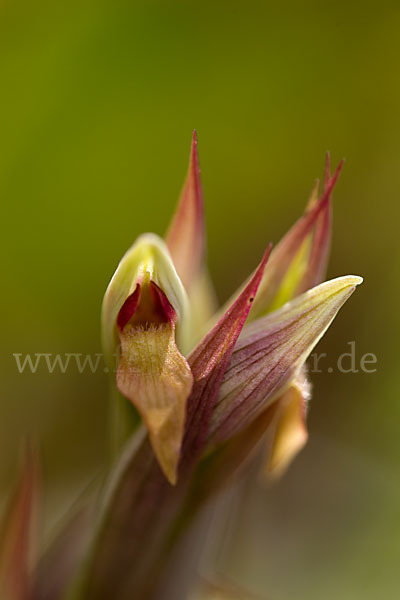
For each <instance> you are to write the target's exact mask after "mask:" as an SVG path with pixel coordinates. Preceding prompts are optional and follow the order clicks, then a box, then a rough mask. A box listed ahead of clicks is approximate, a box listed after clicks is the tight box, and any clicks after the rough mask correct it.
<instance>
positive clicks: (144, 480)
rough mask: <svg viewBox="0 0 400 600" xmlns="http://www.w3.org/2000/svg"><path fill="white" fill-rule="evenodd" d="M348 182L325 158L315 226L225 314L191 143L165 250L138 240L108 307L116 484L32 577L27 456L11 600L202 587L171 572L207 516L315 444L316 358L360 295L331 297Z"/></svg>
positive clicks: (33, 471) (3, 584)
mask: <svg viewBox="0 0 400 600" xmlns="http://www.w3.org/2000/svg"><path fill="white" fill-rule="evenodd" d="M341 167H342V164H339V167H338V168H337V169H336V171H335V173H334V174H333V175H331V171H330V158H329V155H328V156H327V160H326V168H325V178H324V184H323V189H322V193H321V194H320V195H319V194H318V184H316V185H314V188H313V191H312V194H311V197H310V199H309V201H308V203H307V206H306V209H305V212H304V214H303V215H302V216H301V217H300V219H299V220H298V221H297V222H296V223H295V224H294V225H293V227H292V228H291V229H290V230H289V231H288V233H287V234H286V235H285V236H284V237H283V238H282V240H281V241H280V242H279V243H278V244H277V245H276V246H275V247H274V248H273V249H272V247H271V245H270V244H269V245H268V246H267V248H266V250H265V252H264V255H263V256H262V258H261V260H260V263H259V264H258V265H257V266H256V268H255V269H254V271H253V272H252V273H251V274H250V276H249V277H248V279H247V280H246V281H245V282H244V284H243V285H242V286H241V287H240V288H239V290H237V292H236V293H235V294H233V296H232V298H231V299H230V300H229V301H228V302H227V303H226V305H225V306H224V307H222V308H220V309H218V307H217V305H216V302H215V294H214V291H213V287H212V284H211V280H210V277H209V274H208V270H207V266H206V250H205V249H206V243H205V220H204V206H203V195H202V188H201V182H200V169H199V161H198V153H197V139H196V134H194V135H193V141H192V147H191V153H190V163H189V170H188V174H187V178H186V181H185V184H184V186H183V190H182V194H181V197H180V200H179V203H178V208H177V210H176V213H175V215H174V217H173V219H172V223H171V225H170V226H169V228H168V231H167V234H166V236H165V238H164V239H161V238H160V237H159V236H157V235H155V234H154V233H147V234H144V235H142V236H140V237H139V238H138V239H137V240H136V242H135V243H134V244H133V246H132V247H131V248H130V249H129V250H128V251H127V253H126V254H125V256H124V257H123V258H122V260H121V262H120V264H119V265H118V267H117V270H116V272H115V274H114V276H113V278H112V280H111V282H110V284H109V286H108V289H107V291H106V294H105V297H104V302H103V308H102V340H103V347H104V355H105V359H106V362H107V368H108V371H109V373H110V384H111V392H112V393H111V403H112V408H113V412H114V417H115V419H114V424H113V427H114V430H115V431H114V452H116V453H117V454H116V465H115V467H114V468H112V469H111V471H110V476H109V483H108V485H107V486H106V487H105V491H104V493H103V494H102V496H101V501H100V503H99V502H96V504H95V505H94V504H93V502H88V503H87V505H85V506H84V507H83V510H81V511H80V512H79V511H78V513H77V514H75V515H74V516H73V519H71V520H70V521H69V522H68V524H67V526H66V527H65V528H63V529H62V530H61V532H60V534H59V535H58V536H57V537H56V538H55V542H54V543H53V545H50V546H49V548H48V549H47V550H46V552H45V553H44V556H42V557H41V559H40V561H39V562H38V563H37V564H36V565H34V568H33V569H32V570H30V568H29V566H30V553H31V548H32V546H34V544H33V542H34V539H32V529H33V528H32V524H33V522H34V520H35V519H34V517H35V512H36V511H35V504H36V496H37V490H38V485H37V468H36V461H35V460H33V455H28V460H26V461H25V468H24V471H23V475H22V477H21V480H20V483H19V485H18V487H17V489H16V492H15V496H14V498H12V499H11V503H10V508H9V511H8V513H6V515H5V522H4V525H3V527H2V531H3V537H2V540H1V541H0V595H1V597H3V596H4V597H7V598H10V600H25V599H26V598H37V599H38V600H41V599H44V598H46V599H47V600H61V599H63V600H65V599H68V600H88V599H91V598H95V599H96V600H103V599H104V600H108V599H109V598H118V599H119V600H128V599H130V598H139V599H142V598H143V599H148V598H171V597H177V596H176V593H175V588H174V587H173V585H174V583H176V581H177V580H178V581H179V582H185V583H184V585H185V586H186V587H187V588H189V587H190V586H191V585H192V582H191V581H190V578H188V577H182V578H181V577H178V578H177V577H174V574H173V569H172V570H170V569H169V568H168V565H169V564H170V562H169V557H170V556H172V554H173V552H172V551H173V550H174V551H176V550H178V549H179V546H178V544H177V541H178V540H179V539H180V536H181V535H182V532H183V531H186V530H187V527H188V524H189V523H190V522H192V521H193V517H194V516H195V515H196V514H197V513H198V512H199V510H198V509H199V508H201V507H202V506H203V505H204V504H205V503H206V501H208V500H209V498H210V496H212V494H214V493H215V492H218V491H219V490H220V489H221V487H222V486H224V485H226V483H227V482H228V481H229V480H230V478H231V477H232V476H236V474H237V472H238V471H239V470H240V469H241V468H243V467H244V465H245V464H246V463H247V462H248V461H249V460H251V459H252V457H253V456H254V455H257V453H258V450H259V449H260V446H261V445H264V447H265V450H264V455H265V460H264V463H263V464H264V466H263V472H265V473H266V474H267V475H268V476H269V477H270V476H276V475H279V474H281V473H282V472H283V471H284V469H285V468H286V467H287V466H288V465H289V463H290V461H291V460H292V459H293V457H294V456H295V455H296V454H297V452H298V451H299V450H300V449H301V448H302V447H303V446H304V444H305V442H306V440H307V427H306V416H307V408H308V401H309V398H310V384H309V382H308V378H307V372H306V360H307V357H308V356H309V354H310V352H311V351H312V349H313V348H314V346H315V345H316V344H317V343H318V341H319V340H320V339H321V337H322V336H323V334H324V333H325V331H326V330H327V328H328V327H329V325H330V324H331V322H332V321H333V319H334V318H335V316H336V314H337V312H338V311H339V309H340V308H341V307H342V306H343V304H344V303H345V302H346V300H347V299H348V298H349V297H350V295H351V294H352V293H353V291H354V289H355V287H356V286H357V285H358V284H359V283H361V281H362V279H361V278H360V277H357V276H353V275H348V276H344V277H338V278H336V279H332V280H330V281H325V282H323V279H324V277H325V270H326V265H327V260H328V255H329V246H330V232H331V196H332V190H333V188H334V186H335V183H336V181H337V178H338V176H339V173H340V169H341ZM267 438H268V440H269V441H270V443H269V444H267ZM195 546H197V544H193V548H194V547H195ZM185 553H186V555H185V557H184V558H183V559H182V560H181V561H180V563H181V572H183V571H184V570H185V565H186V560H187V558H188V557H187V553H188V550H187V549H186V550H185ZM175 562H176V557H175ZM178 562H179V561H178ZM172 563H173V564H174V560H172ZM171 586H172V587H171ZM171 590H172V591H171ZM187 592H188V589H185V590H181V591H180V593H179V597H182V598H183V597H185V598H186V597H188V594H187Z"/></svg>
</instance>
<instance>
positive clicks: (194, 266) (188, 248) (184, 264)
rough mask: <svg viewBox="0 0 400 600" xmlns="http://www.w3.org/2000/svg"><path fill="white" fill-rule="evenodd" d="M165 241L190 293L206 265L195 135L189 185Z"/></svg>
mask: <svg viewBox="0 0 400 600" xmlns="http://www.w3.org/2000/svg"><path fill="white" fill-rule="evenodd" d="M165 240H166V243H167V246H168V248H169V251H170V253H171V256H172V259H173V261H174V264H175V267H176V270H177V272H178V274H179V277H180V278H181V280H182V282H183V285H184V286H185V288H186V289H187V290H189V289H190V285H191V283H192V282H193V280H194V279H195V278H196V277H197V276H198V275H199V274H200V272H201V271H202V269H203V267H204V262H205V257H204V255H205V221H204V202H203V191H202V187H201V180H200V167H199V157H198V152H197V135H196V132H195V131H194V132H193V139H192V147H191V150H190V161H189V169H188V173H187V176H186V181H185V183H184V186H183V189H182V193H181V196H180V199H179V203H178V207H177V209H176V213H175V215H174V217H173V219H172V222H171V225H170V226H169V229H168V232H167V234H166V236H165Z"/></svg>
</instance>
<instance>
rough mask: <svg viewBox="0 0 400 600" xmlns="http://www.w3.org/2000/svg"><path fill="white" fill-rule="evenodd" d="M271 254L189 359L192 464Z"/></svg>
mask: <svg viewBox="0 0 400 600" xmlns="http://www.w3.org/2000/svg"><path fill="white" fill-rule="evenodd" d="M270 250H271V247H270V246H269V247H268V248H267V251H266V252H265V254H264V256H263V259H262V261H261V263H260V264H259V266H258V268H257V269H256V271H255V273H254V275H253V277H252V278H251V280H250V282H249V283H248V284H247V286H246V287H245V289H244V290H243V292H242V293H241V294H240V296H239V297H238V298H237V299H236V300H235V302H234V303H233V304H232V306H231V307H230V308H229V309H228V310H227V311H226V313H225V314H224V316H223V317H222V318H221V319H220V320H219V321H218V323H217V324H216V325H215V327H214V328H213V329H212V330H211V331H209V333H208V334H207V335H206V336H205V337H204V339H203V340H202V341H201V342H200V344H198V346H197V347H196V348H195V349H194V351H193V352H192V353H191V354H190V356H189V358H188V361H189V365H190V367H191V370H192V373H193V377H194V385H193V391H192V393H191V395H190V398H189V401H188V412H187V422H186V434H185V441H184V445H183V449H182V455H183V457H184V459H185V460H188V461H189V462H190V461H192V460H193V457H197V456H198V455H199V453H200V451H201V449H202V447H203V444H204V441H205V440H206V437H207V432H208V427H209V420H210V417H211V413H212V410H213V407H214V403H215V401H216V398H217V395H218V392H219V388H220V385H221V382H222V379H223V376H224V374H225V370H226V368H227V366H228V364H229V361H230V359H231V356H232V352H233V349H234V347H235V344H236V342H237V340H238V337H239V335H240V332H241V331H242V328H243V325H244V323H245V321H246V317H247V315H248V313H249V310H250V307H251V305H252V302H253V300H254V298H255V295H256V292H257V289H258V286H259V284H260V281H261V278H262V276H263V273H264V269H265V265H266V264H267V261H268V258H269V254H270Z"/></svg>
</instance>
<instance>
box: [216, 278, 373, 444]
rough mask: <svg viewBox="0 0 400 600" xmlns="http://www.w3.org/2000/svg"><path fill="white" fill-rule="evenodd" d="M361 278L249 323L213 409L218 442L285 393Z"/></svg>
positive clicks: (341, 281)
mask: <svg viewBox="0 0 400 600" xmlns="http://www.w3.org/2000/svg"><path fill="white" fill-rule="evenodd" d="M361 282H362V279H361V278H360V277H356V276H351V275H349V276H347V277H338V278H337V279H333V280H331V281H327V282H325V283H323V284H321V285H319V286H317V287H315V288H313V289H312V290H309V291H308V292H305V293H304V294H302V295H301V296H298V297H297V298H295V299H294V300H292V301H291V302H289V303H288V304H286V305H285V306H284V307H282V308H281V309H279V310H277V311H275V312H274V313H271V314H270V315H267V316H266V317H262V318H260V319H258V320H257V321H255V322H253V323H251V324H250V325H248V326H247V327H246V329H245V330H244V332H243V333H242V335H241V336H240V338H239V340H238V343H237V344H236V347H235V351H234V352H233V354H232V359H231V362H230V364H229V367H228V369H227V371H226V373H225V377H224V381H223V384H222V386H221V389H220V393H219V397H218V401H217V403H216V405H215V407H214V411H213V414H212V418H211V422H210V431H209V435H210V439H211V440H213V441H214V443H217V442H221V441H223V440H225V439H227V438H229V437H230V436H232V435H234V434H235V433H237V432H239V431H240V430H241V429H243V427H245V426H246V425H248V424H249V423H250V422H251V421H252V420H253V419H254V418H255V417H256V416H257V415H258V414H260V412H262V411H263V410H264V409H265V408H266V407H267V406H268V404H270V403H271V402H273V401H274V400H276V399H277V398H278V397H279V396H280V395H282V393H283V392H284V391H285V389H286V387H287V386H288V385H289V384H290V382H291V380H292V379H293V378H294V377H295V376H296V374H297V373H298V371H299V369H300V367H301V366H302V364H303V363H304V361H305V360H306V358H307V356H308V355H309V353H310V352H311V350H312V349H313V348H314V346H315V345H316V344H317V342H318V341H319V340H320V338H321V337H322V335H323V334H324V333H325V331H326V329H327V328H328V327H329V325H330V323H331V322H332V320H333V319H334V317H335V316H336V314H337V312H338V310H339V309H340V308H341V306H342V305H343V304H344V303H345V301H346V300H347V299H348V298H349V296H350V295H351V294H352V293H353V291H354V289H355V287H356V286H357V285H358V284H360V283H361Z"/></svg>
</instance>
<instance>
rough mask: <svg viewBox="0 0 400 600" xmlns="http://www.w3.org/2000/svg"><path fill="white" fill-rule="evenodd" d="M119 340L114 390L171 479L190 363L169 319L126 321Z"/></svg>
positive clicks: (189, 384)
mask: <svg viewBox="0 0 400 600" xmlns="http://www.w3.org/2000/svg"><path fill="white" fill-rule="evenodd" d="M120 339H121V358H120V362H119V365H118V371H117V386H118V389H119V391H120V392H121V393H122V394H123V395H124V396H126V397H127V398H129V399H130V400H131V402H132V403H133V404H134V405H135V406H136V408H137V409H138V411H139V412H140V414H141V416H142V418H143V420H144V422H145V424H146V427H147V430H148V433H149V437H150V441H151V444H152V447H153V450H154V453H155V455H156V457H157V459H158V462H159V464H160V466H161V468H162V470H163V472H164V473H165V475H166V477H167V479H168V480H169V481H170V483H172V484H174V483H176V477H177V467H178V462H179V455H180V448H181V443H182V437H183V432H184V426H185V415H186V400H187V398H188V396H189V394H190V391H191V389H192V384H193V377H192V373H191V370H190V367H189V365H188V363H187V362H186V360H185V358H184V357H183V356H182V354H181V353H180V352H179V350H178V348H177V345H176V342H175V334H174V325H173V323H171V322H166V323H159V324H151V325H150V326H148V327H144V326H140V325H139V326H137V325H135V324H131V323H128V324H127V325H126V326H125V327H124V329H123V331H122V332H121V333H120Z"/></svg>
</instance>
